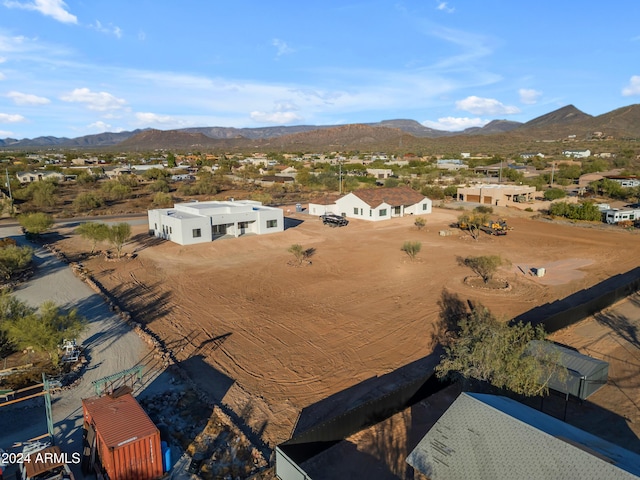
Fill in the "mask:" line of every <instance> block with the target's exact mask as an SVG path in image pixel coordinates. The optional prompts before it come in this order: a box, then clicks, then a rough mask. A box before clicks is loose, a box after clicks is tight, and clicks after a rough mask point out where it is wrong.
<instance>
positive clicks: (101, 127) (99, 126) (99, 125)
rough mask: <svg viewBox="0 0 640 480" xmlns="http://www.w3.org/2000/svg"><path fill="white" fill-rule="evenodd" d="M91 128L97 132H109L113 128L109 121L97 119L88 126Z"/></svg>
mask: <svg viewBox="0 0 640 480" xmlns="http://www.w3.org/2000/svg"><path fill="white" fill-rule="evenodd" d="M87 127H88V128H89V129H91V130H95V131H97V132H108V131H110V129H111V125H109V124H108V123H105V122H102V121H97V122H93V123H92V124H90V125H88V126H87Z"/></svg>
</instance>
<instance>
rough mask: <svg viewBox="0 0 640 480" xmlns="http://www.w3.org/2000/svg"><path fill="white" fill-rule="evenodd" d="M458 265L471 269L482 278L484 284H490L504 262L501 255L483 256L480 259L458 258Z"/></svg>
mask: <svg viewBox="0 0 640 480" xmlns="http://www.w3.org/2000/svg"><path fill="white" fill-rule="evenodd" d="M457 260H458V264H459V265H463V266H465V267H469V268H470V269H471V270H473V272H474V273H475V274H476V275H478V276H479V277H480V278H482V281H483V282H484V283H489V282H490V281H491V279H492V278H493V276H494V275H495V273H496V271H497V270H498V267H500V266H501V265H502V264H503V263H504V262H503V260H502V257H500V255H482V256H479V257H465V258H462V257H458V258H457Z"/></svg>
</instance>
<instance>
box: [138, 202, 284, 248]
mask: <svg viewBox="0 0 640 480" xmlns="http://www.w3.org/2000/svg"><path fill="white" fill-rule="evenodd" d="M148 217H149V233H150V234H152V235H154V236H156V237H159V238H164V239H166V240H171V241H172V242H175V243H178V244H180V245H193V244H196V243H205V242H211V241H213V240H215V239H217V238H220V237H222V236H234V237H239V236H241V235H246V234H256V235H263V234H267V233H276V232H282V231H284V212H283V211H282V210H281V209H280V208H274V207H267V206H264V205H262V204H261V203H260V202H256V201H253V200H238V201H224V202H219V201H208V202H190V203H176V204H175V205H174V206H173V208H158V209H154V210H149V212H148Z"/></svg>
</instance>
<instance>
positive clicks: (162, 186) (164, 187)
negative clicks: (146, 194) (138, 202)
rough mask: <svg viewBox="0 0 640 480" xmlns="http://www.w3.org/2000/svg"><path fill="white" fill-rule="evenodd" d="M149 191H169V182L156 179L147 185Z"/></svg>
mask: <svg viewBox="0 0 640 480" xmlns="http://www.w3.org/2000/svg"><path fill="white" fill-rule="evenodd" d="M147 188H148V189H149V191H150V192H163V193H169V184H168V183H167V181H166V180H163V179H158V180H156V181H155V182H153V183H152V184H151V185H149V186H148V187H147Z"/></svg>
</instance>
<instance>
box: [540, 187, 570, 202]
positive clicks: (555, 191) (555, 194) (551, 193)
mask: <svg viewBox="0 0 640 480" xmlns="http://www.w3.org/2000/svg"><path fill="white" fill-rule="evenodd" d="M566 196H567V193H566V192H565V191H564V190H563V189H561V188H550V189H549V190H545V192H544V199H545V200H558V199H559V198H564V197H566Z"/></svg>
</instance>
